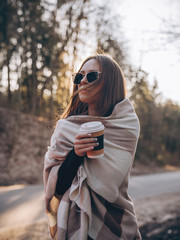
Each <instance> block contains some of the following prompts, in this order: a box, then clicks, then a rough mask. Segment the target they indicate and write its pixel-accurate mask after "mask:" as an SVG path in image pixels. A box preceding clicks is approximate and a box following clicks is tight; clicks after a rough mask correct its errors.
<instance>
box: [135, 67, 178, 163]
mask: <svg viewBox="0 0 180 240" xmlns="http://www.w3.org/2000/svg"><path fill="white" fill-rule="evenodd" d="M147 77H148V75H147V73H145V72H144V71H142V70H141V69H138V71H137V72H136V73H135V82H134V83H133V87H132V89H131V92H132V95H131V100H132V102H133V103H134V107H135V109H136V113H137V115H138V117H139V120H140V125H141V133H140V138H139V143H138V148H137V154H136V158H137V161H140V162H141V163H143V164H149V163H157V164H159V165H165V164H179V159H180V107H179V106H178V105H176V104H174V103H172V102H171V101H167V102H165V103H164V104H163V103H159V104H158V103H157V102H158V101H157V99H158V96H159V94H157V92H158V89H157V83H156V82H155V84H154V86H153V87H150V86H149V84H148V81H147Z"/></svg>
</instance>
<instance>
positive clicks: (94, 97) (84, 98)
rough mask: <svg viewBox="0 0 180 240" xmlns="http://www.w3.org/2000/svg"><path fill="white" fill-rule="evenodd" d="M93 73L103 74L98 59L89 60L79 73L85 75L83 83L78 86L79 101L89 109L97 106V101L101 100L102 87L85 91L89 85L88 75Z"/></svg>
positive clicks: (94, 87) (93, 87)
mask: <svg viewBox="0 0 180 240" xmlns="http://www.w3.org/2000/svg"><path fill="white" fill-rule="evenodd" d="M93 71H98V72H101V66H100V64H99V62H98V61H97V60H96V59H90V60H88V61H87V62H86V63H85V64H84V65H83V66H82V68H81V70H80V71H79V72H80V73H83V74H85V76H84V78H83V79H82V80H81V83H80V84H79V85H78V90H79V99H80V101H81V102H84V103H87V104H88V106H89V107H91V106H92V105H94V106H96V105H97V104H98V102H97V101H98V100H99V99H100V90H101V88H102V87H101V85H98V86H92V87H90V88H87V89H84V87H85V86H87V84H89V83H88V81H87V78H86V74H87V73H89V72H93ZM97 81H98V80H97Z"/></svg>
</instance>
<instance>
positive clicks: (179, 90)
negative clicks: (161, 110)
mask: <svg viewBox="0 0 180 240" xmlns="http://www.w3.org/2000/svg"><path fill="white" fill-rule="evenodd" d="M114 6H115V9H116V11H117V13H119V14H120V15H121V16H122V29H123V32H124V35H125V37H126V38H127V47H128V49H129V51H128V53H129V59H130V61H131V63H132V64H133V65H134V66H141V67H142V68H143V70H145V71H147V72H148V73H149V79H148V80H149V82H150V84H153V82H154V79H155V78H156V80H157V82H158V88H159V91H160V92H161V93H162V95H163V96H164V100H165V99H171V100H172V101H173V102H175V103H178V104H180V37H179V47H178V45H177V44H178V43H177V42H176V44H175V43H174V42H172V41H171V42H169V41H168V40H167V39H166V38H165V35H163V34H162V31H164V30H167V28H166V25H168V24H169V23H174V22H178V21H179V32H180V1H179V0H114ZM178 14H179V17H178ZM163 20H164V21H163Z"/></svg>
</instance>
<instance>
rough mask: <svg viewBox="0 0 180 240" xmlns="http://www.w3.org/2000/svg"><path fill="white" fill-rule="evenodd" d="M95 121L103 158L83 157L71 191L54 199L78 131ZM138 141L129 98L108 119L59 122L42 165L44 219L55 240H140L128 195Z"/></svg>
mask: <svg viewBox="0 0 180 240" xmlns="http://www.w3.org/2000/svg"><path fill="white" fill-rule="evenodd" d="M97 120H98V121H101V122H102V123H103V124H104V126H105V135H104V146H105V150H104V151H105V152H104V157H102V158H95V159H88V158H87V157H85V159H84V162H83V164H81V166H80V167H79V169H78V172H77V175H76V176H75V178H74V180H73V183H72V185H71V187H70V189H68V190H67V191H66V193H65V194H64V195H63V196H56V195H55V187H56V181H57V172H58V169H59V167H60V166H61V164H62V162H63V161H64V160H65V158H66V156H67V154H68V152H69V151H70V150H71V149H72V148H73V142H74V138H75V136H76V135H77V134H78V131H79V128H80V125H81V124H82V123H85V122H89V121H97ZM138 137H139V121H138V118H137V116H136V114H135V111H134V108H133V106H132V105H131V103H130V101H129V100H128V99H127V98H126V99H124V100H123V101H122V102H120V103H118V104H117V105H116V106H115V108H114V110H113V113H112V114H111V116H109V117H94V116H87V115H83V116H71V117H69V118H67V119H61V120H59V121H58V122H57V125H56V128H55V131H54V134H53V136H52V138H51V144H50V146H49V147H48V151H47V153H46V155H45V165H44V186H45V197H46V213H47V216H48V224H49V227H50V233H51V236H52V238H53V239H58V240H64V239H68V240H86V239H96V240H106V239H109V240H116V239H123V240H131V239H132V240H135V239H140V234H139V231H138V226H137V220H136V217H135V214H134V207H133V204H132V201H131V198H130V197H129V195H128V194H127V188H128V179H129V172H130V169H131V166H132V163H133V159H134V155H135V150H136V146H137V141H138Z"/></svg>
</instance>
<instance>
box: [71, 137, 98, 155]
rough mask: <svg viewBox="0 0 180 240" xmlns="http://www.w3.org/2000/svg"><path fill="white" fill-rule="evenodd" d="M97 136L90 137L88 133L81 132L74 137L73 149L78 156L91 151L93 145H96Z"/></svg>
mask: <svg viewBox="0 0 180 240" xmlns="http://www.w3.org/2000/svg"><path fill="white" fill-rule="evenodd" d="M98 145H99V143H98V142H97V138H93V137H91V134H90V133H83V134H82V133H81V134H78V135H77V136H76V137H75V140H74V151H75V153H76V155H78V156H81V157H82V156H85V155H86V153H87V152H89V151H92V150H93V149H94V147H95V146H98Z"/></svg>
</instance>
